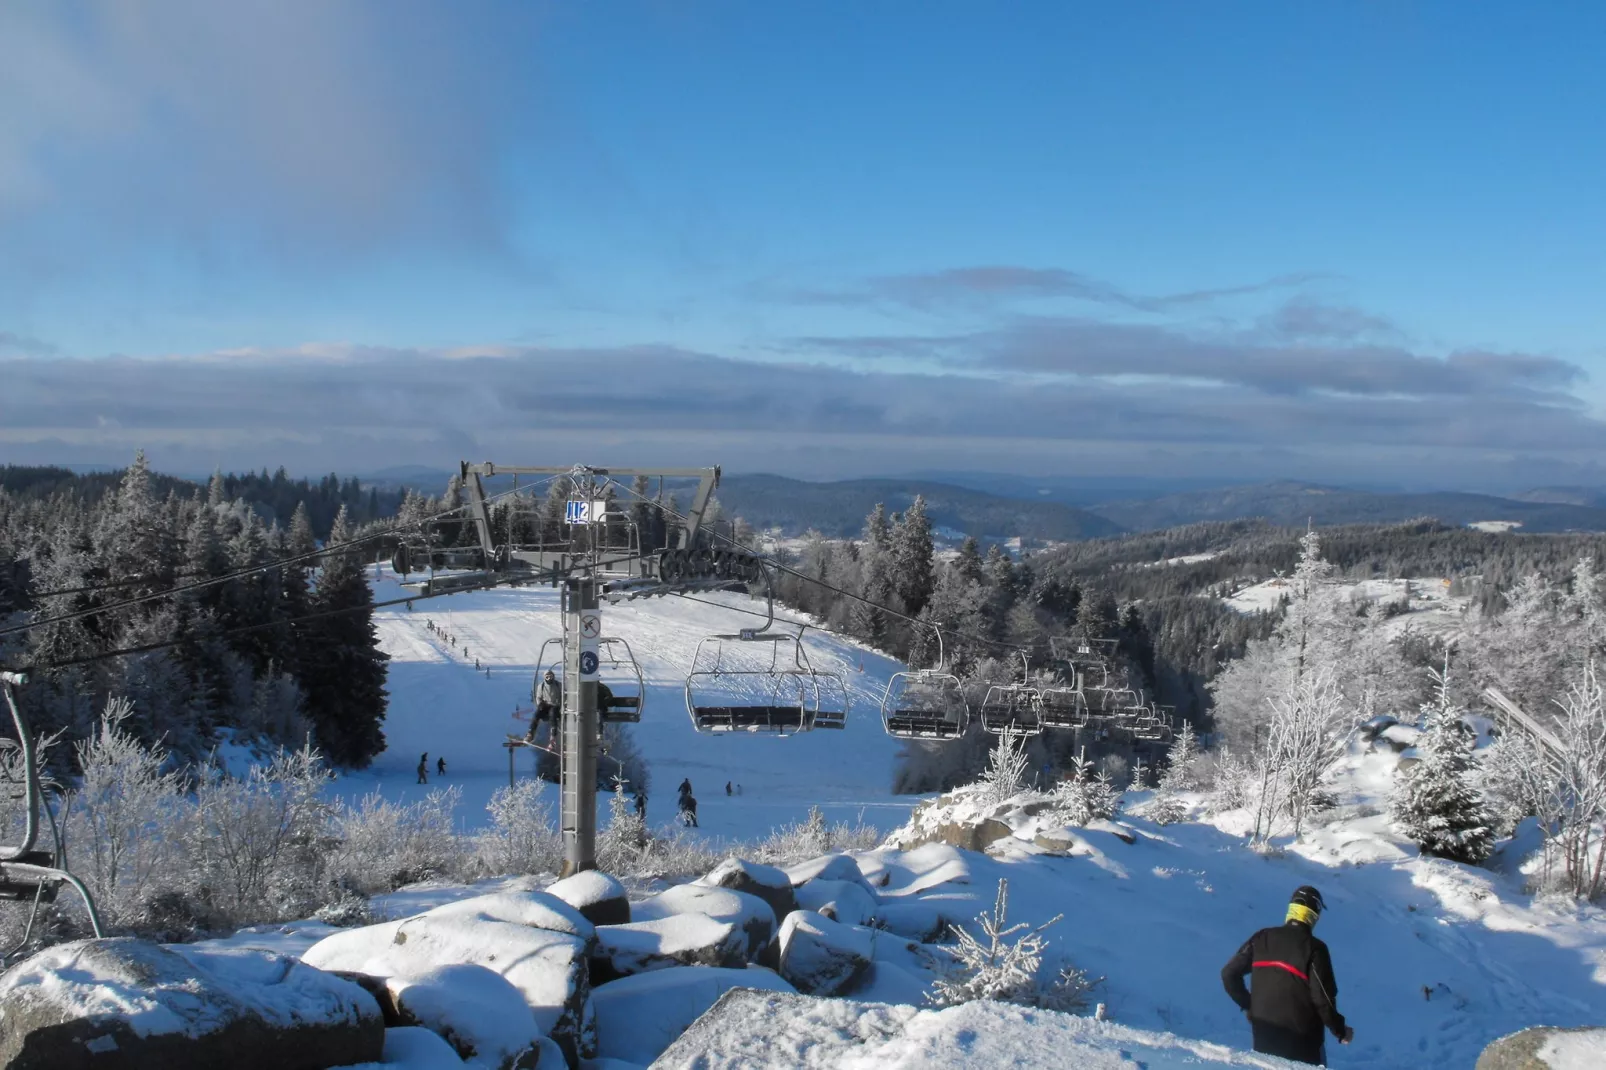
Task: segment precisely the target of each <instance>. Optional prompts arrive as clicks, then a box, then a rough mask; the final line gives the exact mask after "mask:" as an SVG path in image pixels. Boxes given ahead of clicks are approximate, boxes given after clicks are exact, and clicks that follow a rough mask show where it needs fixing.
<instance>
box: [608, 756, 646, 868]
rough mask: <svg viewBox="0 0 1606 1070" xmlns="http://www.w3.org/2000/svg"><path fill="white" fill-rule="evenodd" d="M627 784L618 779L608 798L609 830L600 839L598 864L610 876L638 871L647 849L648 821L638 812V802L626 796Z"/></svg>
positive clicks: (615, 780)
mask: <svg viewBox="0 0 1606 1070" xmlns="http://www.w3.org/2000/svg"><path fill="white" fill-rule="evenodd" d="M626 783H627V781H625V780H624V779H623V778H622V777H619V778H615V779H614V782H613V792H612V794H610V795H609V796H608V827H607V828H605V829H603V830H602V834H601V835H600V836H598V837H597V864H598V865H599V866H601V867H602V868H603V869H604V870H605V871H607V872H609V873H617V874H626V875H628V874H630V873H632V872H634V871H635V868H636V863H637V862H638V861H640V859H641V853H642V851H644V850H645V849H646V847H647V822H646V821H644V820H642V818H641V816H640V815H639V814H637V813H636V807H635V803H634V800H633V799H632V798H631V797H630V795H628V794H626V792H625V786H626Z"/></svg>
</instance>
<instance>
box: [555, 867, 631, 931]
mask: <svg viewBox="0 0 1606 1070" xmlns="http://www.w3.org/2000/svg"><path fill="white" fill-rule="evenodd" d="M547 892H548V893H549V894H551V895H555V896H557V897H558V898H559V899H561V900H563V901H564V902H565V903H568V904H569V905H570V906H572V907H574V908H575V909H576V910H578V911H579V912H580V913H581V914H583V915H585V918H586V920H587V921H589V922H591V924H593V925H624V924H626V923H627V922H629V921H630V897H629V896H628V895H626V894H625V886H624V885H622V884H620V883H619V881H618V879H617V878H615V877H613V876H611V875H609V874H607V873H603V872H602V871H601V870H596V869H591V870H586V871H585V872H584V873H576V874H575V875H574V876H572V877H565V878H564V879H563V880H560V881H558V882H557V883H556V884H554V885H552V886H551V887H550V888H548V889H547Z"/></svg>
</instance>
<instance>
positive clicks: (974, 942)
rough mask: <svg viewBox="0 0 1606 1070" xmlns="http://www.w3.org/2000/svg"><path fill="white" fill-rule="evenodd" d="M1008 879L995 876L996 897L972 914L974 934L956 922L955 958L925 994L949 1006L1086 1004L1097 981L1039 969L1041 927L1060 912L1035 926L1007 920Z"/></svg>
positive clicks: (1073, 1007) (1070, 971)
mask: <svg viewBox="0 0 1606 1070" xmlns="http://www.w3.org/2000/svg"><path fill="white" fill-rule="evenodd" d="M1008 913H1009V881H1007V880H1000V881H999V882H998V897H997V899H996V900H994V902H993V911H992V913H991V914H989V913H987V912H986V911H985V910H984V911H982V912H981V913H980V914H979V915H977V917H976V927H977V928H978V929H980V931H981V935H980V936H979V937H978V936H976V935H975V934H973V933H972V932H971V931H970V929H969V928H964V927H961V928H958V929H956V930H955V931H956V933H957V935H958V939H959V942H958V944H957V946H955V947H954V948H952V950H951V954H952V956H953V962H952V964H951V965H950V966H949V968H948V969H947V970H946V971H945V973H944V975H943V976H942V977H939V978H938V979H937V980H936V981H935V982H934V983H933V984H932V988H931V992H930V993H929V994H928V995H927V999H928V1000H929V1001H930V1002H931V1004H932V1005H933V1006H937V1007H952V1006H956V1005H958V1004H960V1003H969V1002H971V1001H972V1000H978V999H988V1000H997V1001H998V1002H1001V1003H1019V1004H1023V1005H1025V1006H1028V1007H1043V1008H1046V1009H1049V1010H1057V1011H1077V1010H1082V1009H1085V1008H1086V1006H1087V1003H1088V999H1087V997H1088V993H1089V992H1090V991H1091V990H1092V989H1093V988H1094V987H1095V986H1096V985H1097V984H1098V983H1099V982H1098V981H1097V980H1091V979H1089V978H1088V976H1087V975H1086V974H1085V973H1083V972H1082V971H1080V970H1078V969H1076V968H1074V967H1071V966H1063V967H1061V968H1060V969H1059V970H1058V971H1057V972H1056V973H1055V974H1054V976H1053V977H1051V978H1048V979H1046V980H1045V979H1044V978H1042V977H1041V976H1040V975H1041V973H1042V965H1043V949H1044V947H1045V945H1046V941H1045V940H1044V938H1043V932H1044V930H1046V929H1047V928H1048V927H1049V926H1051V925H1053V924H1054V923H1055V922H1057V921H1059V920H1060V918H1062V917H1064V915H1062V914H1056V915H1055V916H1054V917H1052V918H1050V919H1049V920H1048V921H1046V922H1044V923H1043V924H1042V925H1039V926H1037V927H1036V928H1035V929H1034V928H1032V927H1031V926H1030V925H1028V924H1027V923H1026V922H1017V923H1016V924H1014V925H1010V924H1009V920H1008Z"/></svg>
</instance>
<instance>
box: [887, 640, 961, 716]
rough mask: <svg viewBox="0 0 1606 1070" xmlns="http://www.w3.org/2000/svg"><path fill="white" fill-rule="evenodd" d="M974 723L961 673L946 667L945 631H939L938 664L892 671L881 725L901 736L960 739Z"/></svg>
mask: <svg viewBox="0 0 1606 1070" xmlns="http://www.w3.org/2000/svg"><path fill="white" fill-rule="evenodd" d="M969 723H970V705H969V703H967V702H966V701H965V690H964V686H963V685H962V684H961V683H960V680H959V677H957V676H955V675H954V674H953V673H951V672H947V671H946V670H945V668H944V657H943V650H942V632H941V631H940V630H939V631H938V632H937V665H936V667H935V668H931V669H910V670H906V671H904V672H896V673H893V674H892V679H890V680H888V681H887V690H886V694H885V695H883V696H882V698H881V725H882V727H883V728H885V729H886V732H887V735H889V736H893V737H895V738H897V739H937V740H950V739H958V738H959V737H960V736H962V735H964V734H965V728H966V727H967V726H968V725H969Z"/></svg>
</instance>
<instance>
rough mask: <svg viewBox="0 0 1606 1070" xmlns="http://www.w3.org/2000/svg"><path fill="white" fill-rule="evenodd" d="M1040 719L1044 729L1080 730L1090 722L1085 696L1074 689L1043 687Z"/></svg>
mask: <svg viewBox="0 0 1606 1070" xmlns="http://www.w3.org/2000/svg"><path fill="white" fill-rule="evenodd" d="M1042 719H1043V727H1044V728H1081V727H1082V726H1083V725H1085V724H1087V723H1088V721H1089V720H1090V718H1089V716H1088V710H1087V696H1085V695H1083V694H1082V692H1081V691H1080V690H1078V689H1077V688H1074V687H1045V688H1044V689H1043V691H1042Z"/></svg>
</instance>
